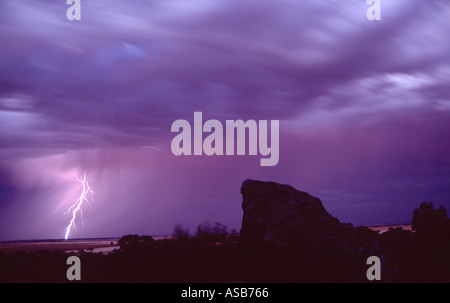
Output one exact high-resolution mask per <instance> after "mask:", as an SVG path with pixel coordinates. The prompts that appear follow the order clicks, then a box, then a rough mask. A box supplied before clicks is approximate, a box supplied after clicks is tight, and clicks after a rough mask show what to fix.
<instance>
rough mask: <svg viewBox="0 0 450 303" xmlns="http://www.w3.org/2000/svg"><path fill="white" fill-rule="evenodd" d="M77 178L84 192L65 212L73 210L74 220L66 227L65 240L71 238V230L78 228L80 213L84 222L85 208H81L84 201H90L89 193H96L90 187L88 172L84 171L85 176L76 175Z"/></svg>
mask: <svg viewBox="0 0 450 303" xmlns="http://www.w3.org/2000/svg"><path fill="white" fill-rule="evenodd" d="M75 178H76V179H77V181H78V182H79V183H80V184H81V185H80V188H82V192H81V194H80V197H78V199H77V200H76V201H75V203H73V204H72V205H71V206H70V207H69V209H68V210H67V211H66V212H65V214H68V213H70V212H72V220H70V223H69V225H68V226H67V228H66V234H65V235H64V240H67V239H68V238H69V234H70V231H71V230H72V228H74V229H76V223H75V221H76V218H77V216H78V214H79V216H80V218H81V222H83V210H82V209H81V207H82V206H83V202H85V201H86V202H88V203H89V198H88V197H89V195H90V196H91V197H92V195H93V194H94V192H93V191H92V189H91V188H90V187H89V183H88V181H87V179H86V173H84V175H83V178H78V176H77V175H75Z"/></svg>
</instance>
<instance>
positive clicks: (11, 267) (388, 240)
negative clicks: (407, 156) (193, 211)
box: [0, 228, 450, 283]
mask: <svg viewBox="0 0 450 303" xmlns="http://www.w3.org/2000/svg"><path fill="white" fill-rule="evenodd" d="M365 232H370V233H374V234H376V233H375V232H374V231H371V230H370V229H368V228H367V230H365ZM376 237H377V239H378V240H379V241H380V243H381V244H382V246H383V247H384V249H385V251H386V260H385V261H383V264H382V266H383V275H384V277H383V281H388V282H450V257H449V256H450V246H449V234H448V233H444V232H436V231H433V234H423V233H422V234H421V233H417V232H411V231H409V230H405V229H402V228H395V229H390V230H389V231H387V232H384V233H382V234H376ZM87 242H88V241H87ZM87 242H86V241H85V242H84V245H87V244H86V243H87ZM66 244H67V243H66ZM97 244H98V243H97ZM102 244H104V245H103V246H102V247H104V248H105V247H110V248H112V249H110V250H109V252H108V253H106V254H105V252H104V251H103V252H97V253H96V252H95V251H94V252H92V249H90V248H92V247H88V248H87V249H83V250H81V249H80V250H79V251H71V252H69V253H68V252H64V250H58V249H56V250H40V249H37V250H36V249H35V250H28V251H23V250H17V249H12V250H11V249H10V250H5V249H2V250H1V252H0V281H1V282H39V283H40V282H68V280H67V278H66V271H67V269H68V268H69V266H70V265H66V260H67V258H68V257H69V256H72V255H77V256H79V258H80V260H81V268H82V269H81V272H82V274H81V282H181V283H184V282H191V283H195V282H256V283H260V282H269V283H270V282H368V280H367V278H366V271H367V269H368V267H369V266H368V265H366V264H364V263H363V262H361V260H354V259H352V258H350V257H348V256H345V255H336V254H335V253H334V252H333V251H323V250H320V249H315V248H311V247H309V248H308V247H307V246H304V245H298V246H291V247H276V246H273V245H270V244H266V245H258V246H257V247H256V246H251V245H247V244H244V243H241V242H240V238H239V236H238V235H229V234H226V233H220V232H213V231H211V232H207V233H203V234H199V235H197V236H194V237H188V236H186V235H180V236H179V237H178V238H173V239H160V240H154V239H153V238H152V237H149V236H137V235H127V236H124V237H122V238H121V239H119V240H118V241H114V240H113V241H111V240H109V239H108V240H105V241H104V243H103V242H102ZM54 245H57V243H55V244H54ZM60 245H61V243H60ZM47 247H48V246H47ZM3 248H5V247H3ZM114 248H117V249H114Z"/></svg>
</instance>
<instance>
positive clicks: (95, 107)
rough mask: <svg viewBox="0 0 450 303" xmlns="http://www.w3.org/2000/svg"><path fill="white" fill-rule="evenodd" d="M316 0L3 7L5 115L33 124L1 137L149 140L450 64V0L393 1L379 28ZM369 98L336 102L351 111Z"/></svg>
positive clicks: (348, 7)
mask: <svg viewBox="0 0 450 303" xmlns="http://www.w3.org/2000/svg"><path fill="white" fill-rule="evenodd" d="M317 2H318V1H316V2H312V1H306V2H302V3H297V2H295V1H282V2H280V3H276V2H273V1H260V2H258V3H253V2H251V1H234V2H233V1H231V2H229V1H215V2H214V3H208V2H206V1H195V3H193V4H190V5H187V4H183V3H182V2H180V1H173V2H159V1H138V2H136V3H134V4H133V5H126V4H123V3H120V2H118V1H112V2H111V1H110V2H104V1H96V2H93V3H83V5H84V6H83V20H82V22H79V23H78V24H74V23H70V22H68V21H67V20H66V19H65V14H64V12H65V8H66V7H65V6H64V5H58V4H56V3H48V2H39V1H37V2H36V1H21V2H20V3H17V2H13V1H8V2H3V5H2V6H3V10H2V14H3V15H4V17H5V18H4V21H3V24H2V28H1V35H2V40H3V41H5V42H6V43H3V44H2V46H1V47H0V53H1V54H2V56H1V58H3V59H2V62H1V63H2V67H3V68H2V69H1V71H0V79H1V83H2V87H3V89H2V92H1V95H2V96H1V98H2V102H1V103H2V108H3V109H2V116H4V118H3V120H4V123H5V124H6V126H7V128H8V127H11V128H15V129H18V128H16V126H15V125H12V126H10V125H9V124H10V123H12V122H10V121H12V120H14V121H17V120H20V121H23V124H22V125H20V126H19V127H22V128H21V129H20V132H21V133H22V135H19V136H18V135H17V134H16V133H14V132H6V131H5V132H2V137H4V140H5V141H6V142H8V145H7V146H8V148H13V147H14V146H17V147H20V146H23V145H25V146H26V145H29V147H44V148H46V147H53V148H59V147H61V146H63V147H65V148H78V147H79V146H80V145H83V146H85V147H96V146H100V147H101V146H105V145H106V146H110V145H117V146H122V145H123V144H132V145H141V144H145V142H148V140H149V138H153V139H151V140H157V137H159V136H161V135H167V128H168V123H170V121H172V120H174V119H177V118H178V117H180V116H189V115H190V114H191V113H192V111H193V110H203V111H205V112H212V113H217V112H219V113H220V115H223V116H225V117H227V116H237V117H241V116H243V118H245V117H255V118H257V117H258V116H264V117H267V116H268V115H273V116H276V117H277V118H281V119H283V118H291V117H292V116H293V115H295V114H298V113H301V112H304V111H305V110H306V109H308V108H310V107H311V106H312V107H315V106H316V103H315V101H317V98H319V97H321V96H328V95H330V94H333V93H330V92H333V90H334V89H335V88H341V87H346V88H347V89H353V87H352V85H354V83H355V81H356V80H358V79H361V78H370V77H383V74H384V73H406V74H407V75H409V74H412V73H423V74H424V75H425V76H428V77H429V78H430V79H431V81H433V80H434V79H436V75H435V74H436V73H439V71H438V70H437V68H438V67H442V63H444V62H448V59H449V58H448V56H449V53H448V51H447V50H448V49H449V47H448V43H449V42H448V39H445V36H446V35H445V33H446V32H447V31H448V22H445V20H444V19H443V18H444V17H445V15H446V13H445V11H444V12H443V11H442V9H441V7H440V6H439V5H438V4H440V5H445V4H444V3H443V2H435V3H429V4H428V3H426V4H425V3H417V2H414V3H413V2H412V1H401V3H400V4H396V5H394V4H386V8H385V10H384V11H383V13H384V15H383V16H384V20H383V22H380V23H378V24H374V23H370V22H367V20H365V10H366V9H367V5H365V4H361V3H358V2H355V3H350V2H349V3H337V2H332V1H331V2H330V1H326V2H320V1H319V2H320V3H317ZM447 14H448V12H447ZM439 32H441V34H440V33H439ZM379 75H381V76H379ZM437 76H439V75H437ZM413 80H414V79H413ZM378 85H379V86H383V85H384V86H386V85H389V83H385V82H383V81H380V83H379V84H378ZM430 85H434V88H435V89H436V92H433V91H430V89H429V88H427V89H426V90H425V89H424V91H423V92H422V91H421V92H418V98H421V99H422V101H423V102H424V103H427V102H428V101H430V102H432V101H433V102H434V100H428V99H432V97H434V96H435V95H437V96H443V97H444V95H445V93H446V92H447V89H446V86H442V85H445V84H444V83H442V82H441V83H440V85H441V86H439V83H430ZM355 86H356V85H355ZM374 89H376V87H374ZM382 89H383V87H382ZM405 90H406V89H405ZM364 93H365V92H364V91H358V88H357V87H355V91H348V92H345V93H341V94H340V95H337V96H336V95H335V96H331V98H332V102H330V103H329V104H328V106H330V105H332V107H333V108H336V109H337V110H339V109H341V108H347V107H348V108H350V109H351V108H352V107H353V106H358V104H357V103H358V102H360V101H361V100H363V101H364V100H365V99H367V95H365V94H364ZM391 97H392V96H386V98H391ZM443 97H442V98H443ZM380 98H383V96H381V97H380ZM5 100H6V101H5ZM7 100H10V101H7ZM383 101H386V102H390V100H381V101H379V102H383ZM8 102H9V104H10V106H11V107H12V108H6V107H7V103H8ZM377 102H378V101H377ZM442 102H444V103H445V104H444V106H446V104H447V103H446V100H444V101H442ZM355 103H356V104H355ZM319 106H320V104H319ZM24 132H25V133H26V134H24ZM37 136H39V137H40V138H39V140H37V139H36V137H37Z"/></svg>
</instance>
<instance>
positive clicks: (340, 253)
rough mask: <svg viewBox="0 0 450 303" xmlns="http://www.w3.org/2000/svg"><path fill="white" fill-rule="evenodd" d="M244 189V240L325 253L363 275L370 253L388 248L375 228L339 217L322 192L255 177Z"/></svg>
mask: <svg viewBox="0 0 450 303" xmlns="http://www.w3.org/2000/svg"><path fill="white" fill-rule="evenodd" d="M241 193H242V196H243V202H242V209H243V211H244V215H243V218H242V229H241V241H242V243H243V244H245V245H250V246H253V247H262V246H267V245H271V246H274V247H281V248H286V249H291V250H292V251H296V252H302V253H304V256H305V255H306V256H308V254H310V255H315V256H317V255H318V254H320V255H321V258H323V259H327V260H328V261H329V262H328V264H334V263H336V262H339V263H341V265H342V266H343V267H345V268H346V270H348V271H349V272H351V273H352V274H354V275H357V276H358V275H360V276H361V278H363V280H364V279H365V273H366V271H365V270H364V269H367V267H368V266H367V265H366V260H367V258H368V257H369V256H378V257H379V258H380V259H381V261H382V262H384V259H385V254H384V251H383V249H382V248H381V246H380V244H379V243H378V241H377V239H376V236H377V234H376V233H375V232H373V231H371V230H370V229H368V228H366V227H357V228H355V227H353V226H352V225H351V224H343V223H340V222H339V220H338V219H337V218H335V217H333V216H332V215H331V214H329V213H328V212H327V211H326V209H325V208H324V206H323V205H322V202H321V201H320V199H319V198H316V197H313V196H311V195H310V194H308V193H306V192H302V191H298V190H296V189H295V188H294V187H292V186H290V185H282V184H278V183H274V182H262V181H255V180H246V181H244V182H243V184H242V188H241ZM325 261H326V260H325ZM358 277H359V276H358ZM387 278H388V275H387V274H385V275H384V279H385V280H386V279H387ZM366 281H367V280H366Z"/></svg>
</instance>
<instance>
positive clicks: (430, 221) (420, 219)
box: [411, 202, 447, 235]
mask: <svg viewBox="0 0 450 303" xmlns="http://www.w3.org/2000/svg"><path fill="white" fill-rule="evenodd" d="M446 219H447V211H446V210H445V208H444V206H442V205H441V206H440V207H439V208H438V209H435V208H434V205H433V203H432V202H422V204H420V206H419V208H416V209H415V210H414V213H413V220H412V222H411V223H412V226H411V228H412V230H414V231H416V232H417V233H418V234H427V235H431V234H436V233H439V232H440V230H442V228H443V225H444V224H445V223H446Z"/></svg>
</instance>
